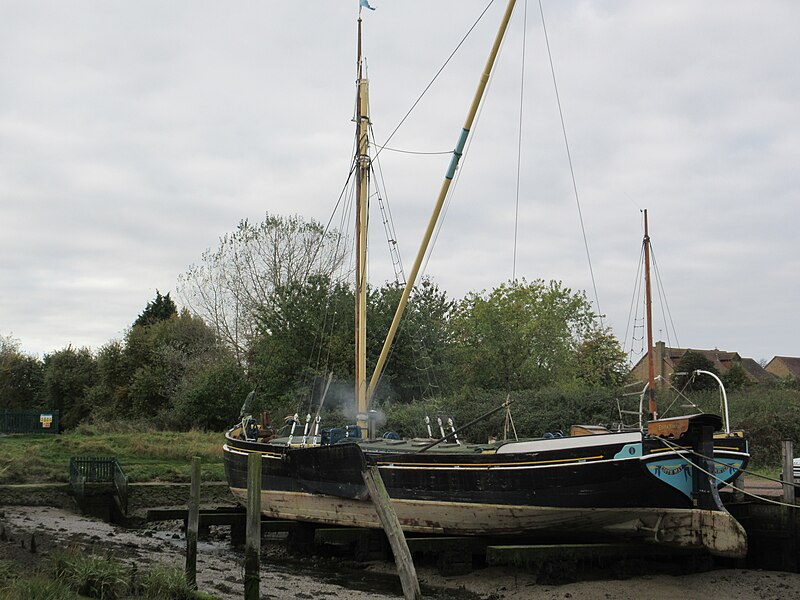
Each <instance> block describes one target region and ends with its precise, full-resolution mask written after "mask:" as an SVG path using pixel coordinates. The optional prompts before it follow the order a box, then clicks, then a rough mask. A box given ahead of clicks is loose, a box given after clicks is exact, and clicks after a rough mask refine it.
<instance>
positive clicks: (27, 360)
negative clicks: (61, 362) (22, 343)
mask: <svg viewBox="0 0 800 600" xmlns="http://www.w3.org/2000/svg"><path fill="white" fill-rule="evenodd" d="M43 386H44V365H43V364H42V361H40V360H39V359H38V358H36V357H35V356H30V355H28V354H24V353H22V352H20V350H19V342H18V341H17V340H15V339H14V338H11V337H5V336H2V335H0V407H2V408H9V409H25V408H36V407H39V404H40V402H41V395H42V389H43Z"/></svg>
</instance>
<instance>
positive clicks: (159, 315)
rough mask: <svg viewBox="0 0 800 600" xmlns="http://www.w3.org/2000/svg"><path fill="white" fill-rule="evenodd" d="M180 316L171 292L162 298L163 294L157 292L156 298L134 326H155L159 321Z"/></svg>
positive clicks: (146, 307)
mask: <svg viewBox="0 0 800 600" xmlns="http://www.w3.org/2000/svg"><path fill="white" fill-rule="evenodd" d="M177 315H178V308H177V307H176V306H175V303H174V302H173V301H172V298H170V297H169V292H167V295H166V296H162V295H161V292H159V291H158V290H156V297H155V299H154V300H152V301H151V302H148V303H147V306H145V308H144V310H143V311H142V314H140V315H139V317H138V318H137V319H136V321H134V323H133V326H134V327H136V326H146V325H153V324H154V323H158V322H159V321H166V320H168V319H172V318H173V317H176V316H177Z"/></svg>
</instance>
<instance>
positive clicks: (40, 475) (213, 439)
mask: <svg viewBox="0 0 800 600" xmlns="http://www.w3.org/2000/svg"><path fill="white" fill-rule="evenodd" d="M222 443H223V434H222V433H208V432H200V431H189V432H183V433H176V432H166V431H155V430H147V429H146V428H126V427H123V426H119V425H117V426H103V425H93V426H90V427H89V426H82V427H79V428H78V429H77V430H75V431H73V432H69V433H64V434H62V435H13V436H6V437H3V438H2V439H0V484H9V483H44V482H66V481H68V480H69V459H70V457H72V456H115V457H116V458H117V460H118V461H119V463H120V464H121V465H122V468H123V469H124V470H125V472H126V473H127V474H128V476H129V477H130V480H131V481H132V482H141V481H172V482H175V481H189V465H190V461H191V458H192V457H193V456H200V457H201V458H202V461H203V462H202V465H203V466H202V475H203V480H204V481H222V480H224V478H225V475H224V471H223V466H222Z"/></svg>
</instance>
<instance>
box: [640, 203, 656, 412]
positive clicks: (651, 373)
mask: <svg viewBox="0 0 800 600" xmlns="http://www.w3.org/2000/svg"><path fill="white" fill-rule="evenodd" d="M643 243H644V293H645V307H646V310H647V395H648V398H649V401H648V407H647V410H648V412H649V413H650V418H651V419H657V418H658V412H657V410H656V379H655V365H654V364H653V297H652V294H651V292H650V234H649V232H648V229H647V209H645V210H644V242H643Z"/></svg>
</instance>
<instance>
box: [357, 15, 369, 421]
mask: <svg viewBox="0 0 800 600" xmlns="http://www.w3.org/2000/svg"><path fill="white" fill-rule="evenodd" d="M368 132H369V82H368V80H367V79H366V78H365V76H364V59H363V57H362V55H361V17H360V16H359V17H358V88H357V96H356V134H357V136H358V150H357V155H356V163H357V169H358V173H357V175H358V177H357V179H356V307H355V310H356V339H355V351H356V372H355V394H356V413H357V414H356V422H357V424H358V426H359V427H360V428H361V431H362V432H363V433H366V432H367V200H368V195H369V171H370V158H369V140H368Z"/></svg>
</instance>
